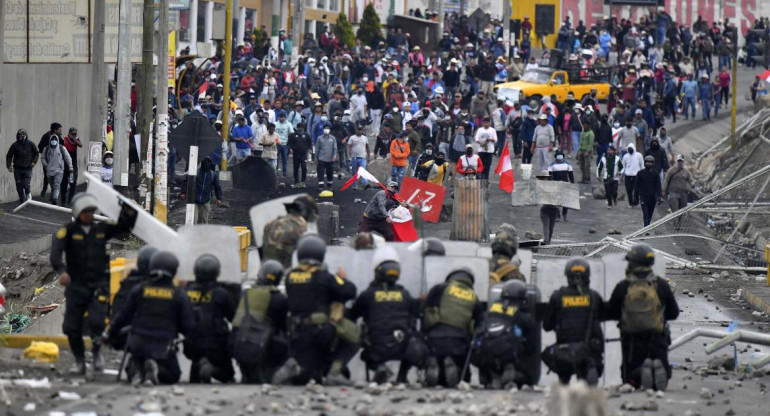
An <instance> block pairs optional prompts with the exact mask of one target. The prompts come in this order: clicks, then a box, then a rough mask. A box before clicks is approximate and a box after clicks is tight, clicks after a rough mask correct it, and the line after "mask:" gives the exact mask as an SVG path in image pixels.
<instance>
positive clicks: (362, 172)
mask: <svg viewBox="0 0 770 416" xmlns="http://www.w3.org/2000/svg"><path fill="white" fill-rule="evenodd" d="M359 179H366V180H367V181H369V182H373V183H376V184H377V185H380V188H382V189H385V186H384V185H383V184H381V183H380V181H378V180H377V178H375V177H374V175H372V174H371V173H369V171H367V170H366V169H364V168H361V167H359V168H358V171H357V172H356V173H355V174H353V176H351V177H350V179H348V181H347V182H345V184H344V185H342V188H340V191H344V190H345V189H347V188H349V187H350V186H351V185H354V184H355V183H356V182H358V180H359Z"/></svg>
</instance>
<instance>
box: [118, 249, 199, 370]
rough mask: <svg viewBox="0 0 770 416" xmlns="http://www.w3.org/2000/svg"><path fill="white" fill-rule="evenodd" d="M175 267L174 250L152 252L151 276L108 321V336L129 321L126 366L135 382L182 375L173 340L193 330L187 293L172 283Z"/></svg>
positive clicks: (177, 262) (177, 261)
mask: <svg viewBox="0 0 770 416" xmlns="http://www.w3.org/2000/svg"><path fill="white" fill-rule="evenodd" d="M178 268H179V260H178V259H177V258H176V256H175V255H174V254H172V253H170V252H168V251H159V252H157V253H155V254H154V255H153V256H152V259H151V260H150V278H151V280H150V281H148V282H146V283H143V284H141V285H138V286H136V287H135V288H134V289H133V290H132V291H131V293H130V294H129V295H128V299H126V304H125V306H124V307H123V309H122V310H121V311H119V312H118V315H117V316H116V317H115V320H114V321H113V322H112V324H111V325H110V330H109V339H110V340H111V339H113V338H114V337H115V336H116V335H117V334H118V333H119V332H120V331H121V330H122V329H123V328H124V327H125V326H127V325H131V332H130V334H129V336H128V341H127V342H126V343H127V349H128V352H130V353H131V361H132V364H133V365H132V366H129V368H128V369H129V371H130V369H134V371H136V373H135V374H131V373H129V374H128V376H129V379H133V380H134V381H135V382H137V381H139V382H145V381H149V382H151V383H152V384H156V385H157V384H159V383H163V384H173V383H176V382H178V381H179V377H181V375H182V371H181V369H180V368H179V361H178V360H177V357H176V348H175V347H174V345H173V342H174V340H175V339H176V338H177V337H178V335H179V333H180V332H181V333H182V334H184V335H185V336H189V335H191V334H192V333H193V331H194V330H195V319H194V317H193V312H192V308H191V307H190V301H189V299H188V298H187V295H186V294H185V293H184V292H183V291H182V290H181V289H178V288H175V287H174V282H173V279H174V275H175V274H176V272H177V269H178ZM137 376H139V377H137Z"/></svg>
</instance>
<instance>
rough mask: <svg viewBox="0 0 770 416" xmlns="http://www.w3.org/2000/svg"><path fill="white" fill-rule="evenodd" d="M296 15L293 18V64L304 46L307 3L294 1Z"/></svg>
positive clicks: (298, 0)
mask: <svg viewBox="0 0 770 416" xmlns="http://www.w3.org/2000/svg"><path fill="white" fill-rule="evenodd" d="M293 9H294V13H293V14H292V16H291V40H292V47H291V62H297V57H298V56H299V50H300V47H301V45H302V31H303V30H304V28H305V1H304V0H295V1H294V7H293Z"/></svg>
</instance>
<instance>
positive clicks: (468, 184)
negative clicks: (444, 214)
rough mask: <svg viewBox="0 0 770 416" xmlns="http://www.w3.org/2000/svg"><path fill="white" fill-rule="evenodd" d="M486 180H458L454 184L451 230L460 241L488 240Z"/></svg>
mask: <svg viewBox="0 0 770 416" xmlns="http://www.w3.org/2000/svg"><path fill="white" fill-rule="evenodd" d="M487 188H488V183H487V181H486V180H460V181H457V185H456V186H455V197H454V210H453V211H452V232H451V234H450V238H451V239H452V240H460V241H476V242H486V241H489V223H488V221H487V206H488V204H487Z"/></svg>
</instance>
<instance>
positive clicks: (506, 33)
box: [500, 0, 514, 63]
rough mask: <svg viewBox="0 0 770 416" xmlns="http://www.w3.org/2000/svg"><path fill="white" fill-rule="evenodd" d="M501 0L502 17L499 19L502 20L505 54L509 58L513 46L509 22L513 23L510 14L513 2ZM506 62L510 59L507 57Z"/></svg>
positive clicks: (511, 13)
mask: <svg viewBox="0 0 770 416" xmlns="http://www.w3.org/2000/svg"><path fill="white" fill-rule="evenodd" d="M503 1H504V3H503V18H502V19H500V20H502V21H503V39H504V41H503V43H504V44H505V45H506V50H505V56H506V57H507V58H511V57H512V56H513V54H512V51H513V46H514V45H513V42H512V41H511V23H513V22H512V19H511V16H512V15H513V4H511V1H512V0H503ZM508 62H509V63H510V62H511V60H510V59H509V60H508Z"/></svg>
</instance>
